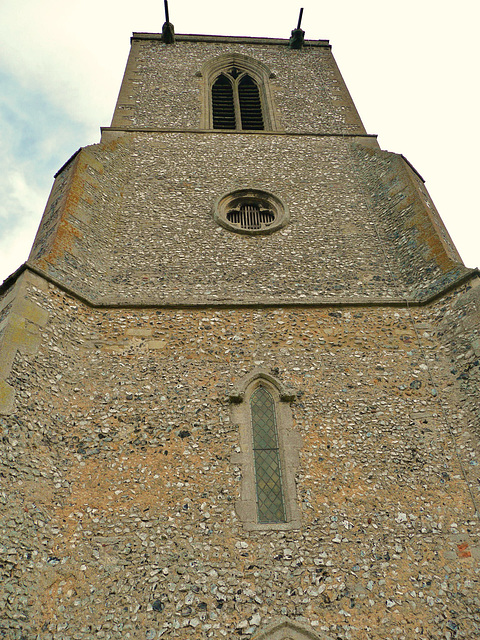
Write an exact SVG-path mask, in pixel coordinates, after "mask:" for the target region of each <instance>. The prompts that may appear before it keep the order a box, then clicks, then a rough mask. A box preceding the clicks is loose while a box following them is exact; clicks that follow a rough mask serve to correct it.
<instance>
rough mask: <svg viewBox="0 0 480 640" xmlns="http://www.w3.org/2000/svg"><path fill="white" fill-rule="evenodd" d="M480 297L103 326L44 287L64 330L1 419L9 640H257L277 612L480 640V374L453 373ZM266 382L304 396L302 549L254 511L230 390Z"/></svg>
mask: <svg viewBox="0 0 480 640" xmlns="http://www.w3.org/2000/svg"><path fill="white" fill-rule="evenodd" d="M476 291H478V288H477V289H475V288H471V287H469V286H465V287H462V288H461V289H460V290H459V291H458V292H457V293H456V294H453V293H452V294H451V296H450V297H449V298H445V299H443V300H442V301H441V302H438V303H437V304H436V305H434V306H432V307H428V308H423V309H415V310H412V311H408V310H406V309H380V308H377V309H368V308H341V309H339V308H333V307H332V308H330V309H328V308H327V309H299V308H296V309H275V310H271V309H261V308H258V309H245V308H237V309H230V310H215V309H204V310H201V309H199V310H188V309H183V310H181V309H177V310H173V309H171V310H168V309H150V310H146V309H143V310H122V309H110V310H109V309H97V310H95V309H92V308H88V307H86V306H84V305H83V304H82V303H81V302H79V301H78V300H76V299H74V298H71V297H69V296H67V295H65V294H63V293H62V292H60V291H59V290H58V289H56V288H55V287H54V286H52V285H48V286H47V285H46V284H43V285H42V286H40V283H39V282H38V281H37V282H36V284H35V283H33V284H30V286H29V298H30V300H31V302H32V303H33V304H34V305H36V306H37V307H38V308H41V309H43V310H44V312H46V313H48V318H49V320H48V322H47V324H46V326H45V327H44V328H43V329H42V331H41V338H42V339H41V344H40V345H39V348H38V350H37V353H36V354H28V353H22V352H21V351H19V352H18V353H17V355H16V357H15V360H14V362H13V365H12V368H11V371H10V373H9V376H8V379H7V382H8V383H9V384H11V385H12V386H14V387H15V388H16V390H17V393H16V398H15V403H16V406H15V412H14V413H12V414H10V415H4V416H2V417H1V422H0V424H1V430H2V431H1V436H2V437H1V439H0V445H1V447H2V454H1V456H0V461H1V462H0V470H1V471H0V473H1V481H2V490H1V492H0V502H1V504H2V507H3V513H2V520H1V523H0V532H1V540H2V543H1V544H2V546H1V549H0V552H1V559H2V565H1V571H2V581H1V587H0V593H1V595H0V604H1V606H2V615H3V621H2V622H1V623H0V624H1V625H3V626H0V629H1V630H2V631H3V635H4V637H5V638H8V639H9V640H10V639H11V640H20V638H24V637H30V636H32V637H36V638H38V639H39V640H67V638H68V639H69V640H81V639H83V638H85V639H86V638H91V637H93V636H95V637H99V638H110V639H112V640H113V639H115V640H117V639H120V638H122V639H123V638H132V639H135V640H136V639H137V638H149V639H150V640H152V639H156V638H160V637H165V638H169V637H172V638H173V637H179V636H181V637H185V638H192V639H194V638H195V639H196V638H198V639H200V638H202V639H203V638H205V637H212V638H219V637H229V636H232V635H235V636H240V637H243V636H246V637H248V636H251V635H252V634H254V633H255V632H256V631H257V630H260V629H261V628H262V627H263V626H264V625H267V624H270V623H272V622H274V621H275V619H276V616H288V618H289V619H291V620H293V621H295V620H296V621H298V622H300V623H301V624H306V625H309V627H310V628H312V629H314V630H315V629H317V630H319V631H321V632H324V633H328V634H329V635H330V636H331V637H336V638H341V639H342V640H343V639H355V640H356V639H361V640H367V639H368V640H372V639H373V640H377V639H378V640H380V639H382V640H384V639H385V638H386V637H389V638H399V639H402V638H405V639H410V638H425V639H426V638H449V637H450V638H453V637H455V638H465V639H468V640H471V638H473V637H476V636H477V635H478V634H479V621H478V619H477V615H476V613H475V611H477V610H478V607H479V606H480V599H479V596H478V579H479V564H478V560H479V553H480V547H479V534H480V530H479V524H478V518H476V517H475V516H474V512H473V503H472V496H473V498H474V499H475V500H477V504H478V486H479V484H478V477H479V474H478V461H479V455H480V451H479V444H478V434H476V433H475V431H474V424H475V420H476V417H475V415H478V413H476V414H475V413H474V411H475V412H477V411H478V407H477V406H476V402H477V401H476V399H475V397H474V396H475V394H476V397H478V361H475V360H473V359H472V358H471V357H470V356H468V358H466V357H465V356H463V357H462V358H461V359H458V358H457V362H461V363H462V365H466V364H469V365H471V366H470V368H469V369H468V371H469V374H470V377H469V379H468V384H470V385H471V386H470V387H468V388H466V387H465V383H466V382H467V381H466V380H465V379H464V378H461V377H460V378H459V373H458V371H459V369H458V366H459V365H457V366H456V367H454V366H453V364H452V363H453V360H452V358H456V355H455V349H459V348H462V349H464V347H465V343H466V341H470V343H471V341H472V340H473V341H474V340H475V339H476V336H477V329H476V328H472V326H469V327H468V326H467V325H468V320H467V317H468V313H474V312H475V309H477V307H476V306H475V305H476V304H477V302H476V300H478V295H477V293H476ZM472 301H473V304H474V307H473V308H471V307H468V305H469V304H472ZM459 313H461V314H463V315H462V318H463V320H462V322H463V323H464V324H463V325H462V326H463V327H464V330H463V331H460V330H457V329H456V325H457V321H458V314H459ZM5 317H8V311H7V313H6V314H5ZM412 320H414V321H415V322H414V324H412ZM477 326H478V325H477ZM449 331H450V333H448V332H449ZM447 333H448V336H449V338H448V339H445V341H444V342H443V343H442V340H443V339H444V336H447ZM457 356H458V354H457ZM467 360H468V363H467ZM258 366H261V367H265V368H267V369H270V370H271V371H272V373H273V374H274V375H276V376H277V377H279V378H280V379H281V380H282V381H283V382H284V383H285V384H286V385H287V386H292V387H295V388H296V389H298V390H300V391H301V396H300V397H299V398H298V399H297V400H296V401H295V402H294V403H292V411H293V428H294V430H295V432H296V433H298V434H299V435H300V436H301V437H302V438H303V448H302V450H301V452H300V467H299V473H298V476H297V494H298V504H299V508H300V512H301V519H302V526H301V529H300V530H298V531H289V532H266V533H265V532H262V533H259V532H247V531H245V530H244V528H243V526H242V524H241V522H240V521H239V519H238V518H237V515H236V513H235V510H234V504H235V501H236V500H238V497H239V489H240V470H239V468H238V467H236V466H235V465H234V464H232V463H231V456H232V455H234V454H236V453H238V446H239V440H238V430H237V426H236V425H235V424H233V423H232V422H231V418H230V415H231V409H230V405H229V403H228V400H227V391H228V390H229V389H230V388H231V385H233V384H235V383H237V382H238V380H239V379H240V378H241V377H242V376H244V375H245V374H246V373H248V372H250V371H251V370H252V369H254V368H255V367H258ZM475 385H477V386H475ZM467 482H468V483H469V485H467ZM469 487H470V488H469ZM470 491H471V493H470Z"/></svg>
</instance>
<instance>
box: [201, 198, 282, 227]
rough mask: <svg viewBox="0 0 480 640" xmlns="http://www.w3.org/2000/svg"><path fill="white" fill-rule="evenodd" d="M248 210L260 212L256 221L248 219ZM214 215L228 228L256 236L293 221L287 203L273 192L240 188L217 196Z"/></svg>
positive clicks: (216, 219) (217, 220)
mask: <svg viewBox="0 0 480 640" xmlns="http://www.w3.org/2000/svg"><path fill="white" fill-rule="evenodd" d="M247 210H250V211H254V212H256V221H255V222H254V223H250V224H246V223H245V222H244V219H245V211H247ZM272 216H273V220H272V219H271V218H272ZM213 217H214V219H215V221H216V222H217V223H218V224H219V225H221V226H222V227H224V228H225V229H228V231H233V232H234V233H240V234H244V235H249V236H255V235H269V234H271V233H274V232H275V231H278V230H279V229H282V228H283V227H284V226H285V225H286V224H288V222H289V220H290V212H289V210H288V207H287V206H286V204H285V203H284V202H283V201H282V200H281V199H280V198H279V197H278V196H275V195H273V194H272V193H268V192H267V191H263V190H260V189H237V190H235V191H230V192H228V193H226V194H224V195H222V196H220V197H219V198H217V200H216V201H215V203H214V205H213ZM235 219H237V221H235ZM242 221H243V222H242Z"/></svg>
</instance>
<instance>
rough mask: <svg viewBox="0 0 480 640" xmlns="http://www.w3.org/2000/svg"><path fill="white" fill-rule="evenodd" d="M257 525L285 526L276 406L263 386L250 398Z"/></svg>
mask: <svg viewBox="0 0 480 640" xmlns="http://www.w3.org/2000/svg"><path fill="white" fill-rule="evenodd" d="M250 411H251V416H252V435H253V455H254V465H255V487H256V494H257V514H258V522H260V523H272V522H285V519H286V518H285V505H284V500H283V488H282V471H281V464H280V451H279V447H278V433H277V420H276V416H275V402H274V400H273V397H272V395H271V394H270V393H269V392H268V391H267V389H265V387H264V386H259V387H258V388H257V389H256V390H255V392H254V393H253V394H252V397H251V398H250Z"/></svg>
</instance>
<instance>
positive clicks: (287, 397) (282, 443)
mask: <svg viewBox="0 0 480 640" xmlns="http://www.w3.org/2000/svg"><path fill="white" fill-rule="evenodd" d="M261 385H263V386H264V387H265V388H266V389H268V391H269V392H270V393H271V394H272V396H273V398H274V401H275V409H276V417H277V429H278V442H279V451H280V463H281V470H282V487H283V497H284V502H285V512H286V522H279V523H268V524H260V523H259V522H258V518H257V495H256V481H255V467H254V458H253V455H254V454H253V437H252V423H251V415H250V398H251V396H252V393H253V392H254V391H255V390H256V389H257V388H258V387H259V386H261ZM296 397H297V392H296V391H295V390H293V389H290V388H288V387H286V386H285V385H284V384H283V383H282V382H280V381H279V380H278V379H277V378H275V377H274V376H273V375H271V374H270V373H269V372H268V371H266V370H264V369H254V370H253V371H252V372H251V373H250V374H248V375H247V376H245V377H244V378H242V379H241V380H240V381H239V383H238V384H237V385H235V386H234V387H233V389H231V390H230V391H229V392H228V398H229V400H230V402H231V415H232V422H233V424H236V425H238V427H239V439H240V453H236V454H233V455H232V456H231V458H230V462H231V463H232V464H235V465H238V466H240V467H241V470H242V481H241V487H240V499H239V500H237V502H236V503H235V511H236V513H237V516H238V518H239V519H240V520H241V522H242V523H243V525H244V527H245V529H246V530H247V531H288V530H291V529H299V528H300V525H301V520H300V511H299V508H298V501H297V489H296V483H295V474H296V471H297V469H298V466H299V450H300V449H301V447H302V444H303V442H302V438H301V436H300V435H299V434H298V433H296V432H295V431H293V426H292V425H293V419H292V410H291V407H290V403H291V402H293V401H294V400H295V398H296Z"/></svg>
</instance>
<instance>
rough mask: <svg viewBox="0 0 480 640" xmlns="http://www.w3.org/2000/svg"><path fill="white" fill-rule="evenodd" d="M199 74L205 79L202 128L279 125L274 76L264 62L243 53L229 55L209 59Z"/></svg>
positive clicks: (256, 128)
mask: <svg viewBox="0 0 480 640" xmlns="http://www.w3.org/2000/svg"><path fill="white" fill-rule="evenodd" d="M198 75H199V76H200V77H202V78H203V90H202V94H203V98H202V100H203V110H202V123H201V126H202V128H204V129H220V130H230V131H232V130H233V131H262V130H277V129H278V128H279V127H278V122H277V118H276V117H275V110H274V108H273V101H272V95H271V90H270V86H269V79H270V78H272V77H274V75H273V74H272V73H271V72H270V71H269V69H268V68H267V67H266V66H265V65H264V64H263V63H261V62H259V61H257V60H254V59H252V58H250V57H248V56H244V55H241V54H226V55H223V56H219V57H218V58H214V59H213V60H209V61H208V62H207V63H205V65H204V66H203V68H202V71H201V72H200V73H199V74H198Z"/></svg>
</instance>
